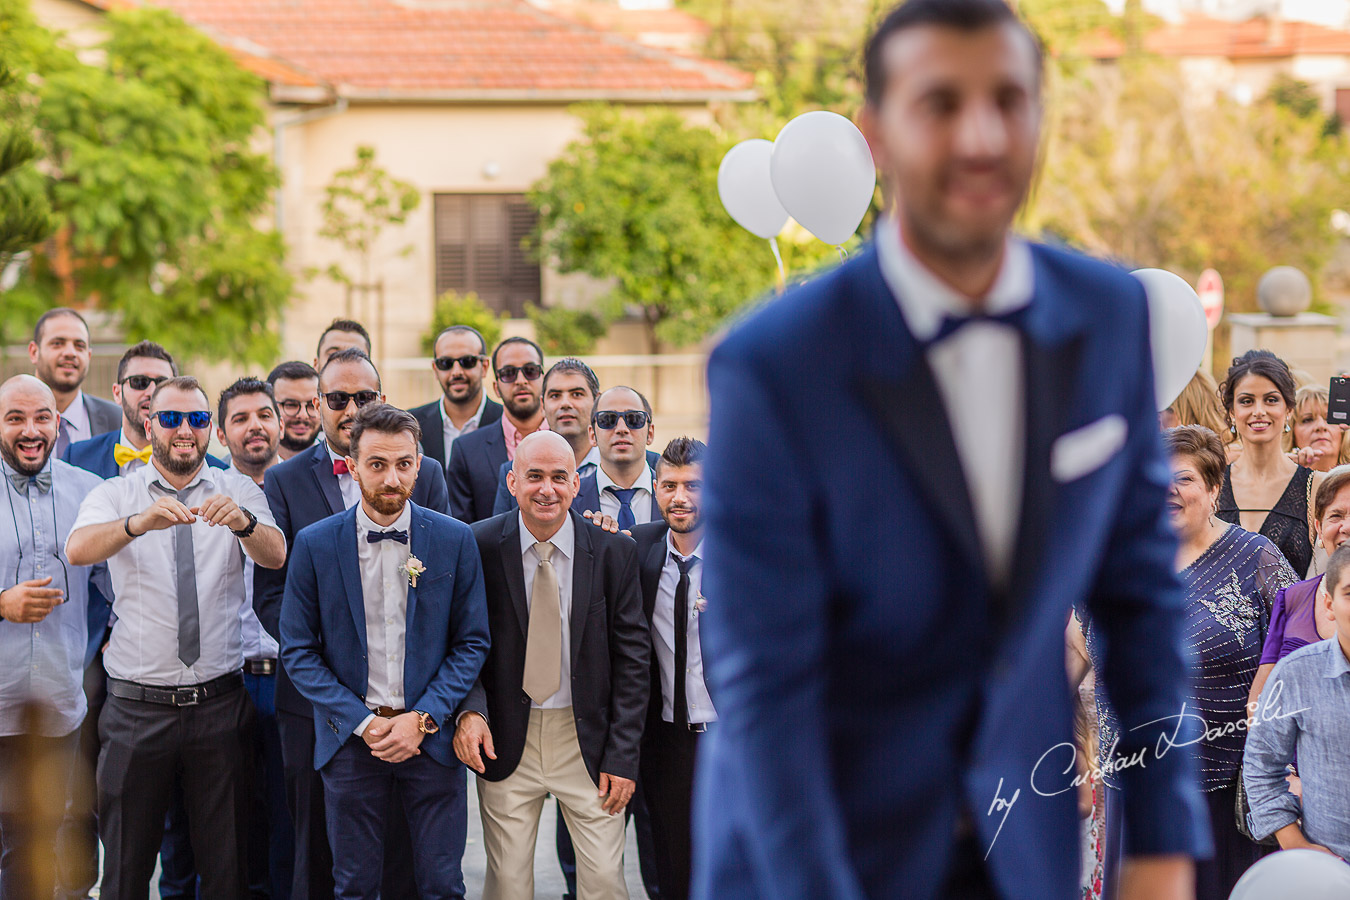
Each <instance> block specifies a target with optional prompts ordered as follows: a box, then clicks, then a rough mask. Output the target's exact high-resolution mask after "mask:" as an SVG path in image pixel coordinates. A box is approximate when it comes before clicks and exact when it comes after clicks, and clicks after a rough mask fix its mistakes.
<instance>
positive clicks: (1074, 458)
mask: <svg viewBox="0 0 1350 900" xmlns="http://www.w3.org/2000/svg"><path fill="white" fill-rule="evenodd" d="M1128 431H1129V426H1128V425H1126V424H1125V417H1124V416H1120V415H1116V414H1115V413H1112V414H1111V415H1109V416H1103V417H1102V418H1100V419H1098V420H1097V421H1095V422H1093V423H1092V424H1090V425H1084V426H1083V427H1082V428H1078V429H1075V430H1074V431H1070V432H1069V433H1068V434H1064V435H1060V437H1059V439H1058V440H1056V441H1055V445H1054V446H1053V447H1051V448H1050V474H1051V475H1052V476H1053V477H1054V479H1055V480H1056V481H1059V482H1065V481H1074V480H1076V479H1078V478H1082V477H1083V476H1084V475H1086V474H1088V473H1089V472H1095V471H1096V470H1097V469H1099V468H1101V467H1102V466H1103V465H1105V464H1106V461H1107V460H1109V459H1110V458H1111V457H1113V456H1115V455H1116V454H1117V453H1119V452H1120V448H1121V447H1124V446H1125V435H1126V433H1127V432H1128Z"/></svg>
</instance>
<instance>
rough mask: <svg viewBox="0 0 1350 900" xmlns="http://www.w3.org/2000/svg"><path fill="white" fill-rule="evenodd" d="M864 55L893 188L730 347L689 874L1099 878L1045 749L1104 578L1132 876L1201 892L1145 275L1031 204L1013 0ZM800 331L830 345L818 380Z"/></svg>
mask: <svg viewBox="0 0 1350 900" xmlns="http://www.w3.org/2000/svg"><path fill="white" fill-rule="evenodd" d="M864 70H865V73H866V91H865V96H866V103H865V106H864V109H863V112H862V114H861V120H860V124H861V126H862V130H863V133H864V134H865V135H866V136H867V139H868V141H869V143H870V145H871V148H872V156H873V158H874V159H875V161H876V163H877V167H878V168H879V169H880V171H881V173H882V177H883V182H884V183H885V186H886V189H887V195H888V197H889V198H890V199H891V203H892V207H893V212H890V213H888V214H887V215H886V216H884V217H883V218H882V219H881V220H880V221H879V223H878V225H877V227H876V229H875V234H874V239H873V241H872V244H871V246H869V247H868V248H867V249H866V250H865V251H864V252H862V253H859V254H855V255H854V256H853V257H852V258H851V259H850V260H849V261H848V262H847V263H845V264H844V265H842V266H840V267H839V268H837V269H836V270H834V271H833V272H830V273H827V274H825V275H823V276H821V277H818V278H814V279H812V280H811V282H810V283H809V284H806V285H803V286H801V287H799V288H796V289H794V290H793V291H790V292H788V293H787V294H785V295H784V296H783V297H782V298H780V299H778V300H776V301H775V302H773V303H771V304H767V305H765V306H764V307H762V308H761V309H760V310H758V311H757V312H756V313H755V314H754V315H752V316H751V317H750V318H748V319H746V320H745V321H744V322H743V323H741V324H740V325H739V326H738V327H736V328H734V329H732V331H731V332H730V334H729V335H728V336H727V337H725V338H724V339H723V341H722V342H721V343H720V344H719V345H718V347H717V348H716V349H715V350H714V351H713V354H712V357H711V360H710V362H709V366H708V385H709V391H710V396H711V419H710V428H709V435H710V436H709V442H708V445H709V450H708V457H707V463H706V472H707V502H706V507H707V529H708V534H707V541H708V545H709V547H711V548H715V550H710V552H709V558H708V560H707V564H706V571H705V573H704V582H703V587H704V591H705V593H706V594H707V595H708V596H709V597H710V598H713V599H712V600H711V601H710V603H709V605H708V609H707V612H705V613H703V614H702V615H701V616H700V625H701V631H702V637H703V649H704V652H705V657H704V663H705V671H706V673H707V677H708V682H709V686H710V687H711V688H712V691H713V696H714V697H716V699H717V712H718V716H719V734H718V736H717V739H716V740H714V741H712V742H710V744H709V745H708V747H707V750H708V752H707V753H706V754H705V758H704V759H703V760H702V761H701V765H702V768H701V770H700V779H699V796H698V800H697V807H698V808H697V811H696V815H695V817H696V819H697V824H696V826H695V833H696V834H698V835H699V836H700V842H699V844H698V846H696V848H695V853H696V854H697V856H698V858H697V860H696V863H695V866H694V872H695V876H694V877H695V882H696V883H695V885H694V891H693V894H694V896H695V897H699V898H706V897H714V896H715V897H717V898H719V900H740V898H748V897H764V896H773V897H776V898H782V900H794V898H806V897H811V898H813V900H814V898H820V897H844V896H849V897H862V896H870V897H896V896H904V897H914V898H929V897H950V896H962V897H994V896H1017V897H1021V896H1028V897H1031V896H1034V897H1046V898H1051V897H1070V896H1076V893H1077V891H1078V883H1079V874H1080V873H1079V870H1080V860H1081V853H1080V852H1079V841H1078V818H1077V815H1076V809H1075V805H1074V795H1075V792H1074V791H1073V790H1072V788H1071V787H1070V786H1069V785H1068V784H1067V782H1066V783H1065V785H1064V787H1065V791H1064V792H1062V793H1055V794H1054V796H1046V795H1047V794H1050V793H1051V792H1052V791H1051V789H1049V788H1048V786H1047V785H1046V783H1045V779H1044V776H1045V774H1046V768H1047V767H1046V766H1041V768H1040V772H1038V773H1037V774H1036V776H1035V778H1036V784H1035V786H1036V787H1037V788H1038V789H1039V790H1040V791H1041V793H1038V792H1037V791H1033V790H1032V789H1031V787H1032V786H1031V785H1029V784H1028V781H1027V779H1028V777H1029V776H1030V775H1031V773H1032V771H1033V770H1034V769H1035V767H1036V763H1037V761H1038V760H1039V759H1040V758H1041V757H1042V755H1043V754H1045V753H1046V751H1047V750H1048V749H1050V748H1052V747H1055V746H1056V745H1057V744H1061V743H1062V742H1071V741H1072V734H1071V731H1070V727H1069V724H1070V721H1071V719H1072V716H1071V714H1070V709H1069V694H1068V692H1066V691H1065V690H1064V685H1063V681H1062V679H1063V677H1064V645H1063V632H1064V622H1065V615H1066V611H1067V610H1068V609H1069V608H1070V607H1071V606H1074V605H1076V604H1079V603H1082V604H1084V605H1085V606H1086V608H1087V610H1088V612H1089V614H1092V615H1093V616H1094V627H1096V628H1098V629H1099V634H1101V635H1102V637H1103V640H1104V642H1105V643H1106V644H1107V645H1108V646H1109V647H1110V648H1111V654H1110V655H1109V657H1108V659H1107V661H1106V665H1105V669H1104V671H1102V672H1099V673H1098V676H1099V677H1100V678H1101V679H1102V681H1101V683H1102V684H1104V685H1105V686H1106V689H1107V690H1108V691H1109V692H1110V693H1111V699H1112V701H1113V705H1114V706H1115V707H1117V712H1118V713H1119V714H1120V718H1121V720H1122V722H1121V725H1122V729H1121V735H1120V742H1119V745H1118V749H1117V755H1118V756H1119V757H1120V758H1122V759H1125V758H1128V757H1130V756H1131V754H1134V753H1140V754H1143V755H1144V756H1143V757H1141V758H1145V757H1146V767H1145V766H1138V767H1135V768H1131V769H1127V770H1125V771H1124V772H1122V773H1120V777H1121V778H1122V779H1124V780H1125V784H1124V794H1125V796H1127V797H1129V798H1130V802H1129V804H1128V808H1127V809H1126V810H1125V824H1124V829H1123V834H1124V835H1125V842H1126V848H1125V852H1126V854H1127V855H1128V858H1127V859H1126V862H1125V865H1124V868H1123V873H1124V875H1123V882H1122V890H1123V891H1125V892H1126V896H1130V894H1129V893H1128V892H1129V891H1134V892H1135V893H1134V894H1133V896H1138V897H1150V898H1177V897H1182V896H1188V895H1189V896H1193V893H1192V892H1193V871H1192V865H1191V862H1190V860H1189V859H1188V857H1190V856H1193V855H1196V854H1204V853H1207V852H1208V850H1209V844H1210V842H1209V840H1208V834H1207V832H1208V826H1207V822H1206V820H1205V818H1204V812H1203V810H1204V804H1203V802H1202V799H1201V797H1200V793H1199V790H1198V785H1197V779H1196V778H1195V768H1194V760H1193V759H1191V758H1190V756H1189V754H1186V753H1176V752H1168V753H1159V752H1156V748H1157V747H1159V746H1165V744H1162V743H1160V741H1162V739H1163V737H1164V736H1165V735H1164V731H1166V733H1167V734H1171V733H1174V731H1175V727H1176V726H1175V722H1174V721H1172V720H1170V719H1168V720H1163V719H1161V718H1160V717H1175V716H1176V715H1177V713H1178V711H1179V710H1180V709H1181V708H1182V704H1183V699H1184V696H1185V688H1186V679H1187V672H1188V667H1187V663H1186V658H1185V651H1184V649H1183V648H1184V645H1183V634H1182V628H1183V619H1184V615H1183V611H1184V604H1183V599H1182V593H1181V590H1180V585H1179V583H1178V581H1177V578H1176V575H1175V573H1174V572H1173V571H1172V564H1173V560H1174V559H1175V555H1176V544H1175V538H1174V536H1173V535H1172V534H1171V531H1170V529H1169V527H1168V524H1167V521H1166V517H1165V513H1164V509H1165V503H1166V496H1167V488H1168V467H1167V464H1166V461H1165V458H1164V456H1163V452H1162V445H1161V441H1160V440H1159V437H1158V428H1157V410H1156V408H1155V406H1154V396H1153V375H1152V364H1151V361H1150V357H1149V349H1148V314H1147V301H1146V298H1145V295H1144V291H1143V288H1142V286H1141V285H1140V283H1139V282H1138V281H1137V280H1135V279H1133V278H1131V277H1130V276H1129V275H1128V273H1125V272H1122V271H1120V270H1119V269H1116V268H1113V267H1111V266H1108V265H1104V264H1102V263H1100V262H1097V261H1093V260H1089V259H1086V258H1084V257H1082V256H1078V255H1075V254H1072V253H1067V252H1062V251H1060V250H1056V249H1052V248H1048V247H1044V246H1033V245H1030V244H1029V243H1027V242H1025V241H1022V240H1020V239H1019V238H1017V237H1016V236H1014V235H1013V234H1011V233H1010V228H1011V225H1012V222H1013V219H1014V217H1015V216H1016V213H1017V210H1018V208H1019V207H1020V206H1021V204H1022V202H1023V200H1024V198H1025V197H1026V196H1027V193H1028V191H1029V189H1030V185H1031V179H1032V175H1033V173H1034V171H1035V167H1036V154H1037V148H1038V147H1039V146H1040V137H1041V131H1040V124H1041V120H1042V110H1043V105H1042V99H1041V98H1042V95H1041V82H1042V56H1041V49H1040V46H1039V44H1038V42H1037V41H1036V39H1035V37H1034V36H1033V35H1032V34H1031V33H1030V31H1029V30H1028V29H1027V27H1026V26H1025V25H1024V24H1023V23H1022V22H1021V21H1020V20H1019V19H1018V18H1017V15H1016V13H1014V12H1013V10H1012V9H1011V8H1010V7H1009V6H1008V5H1007V4H1006V3H1004V2H1002V0H908V2H906V3H905V4H903V5H901V6H899V7H897V8H896V9H895V10H893V11H892V12H891V13H890V14H888V15H887V16H886V17H885V18H884V19H883V20H882V21H881V23H880V24H879V25H878V26H877V29H876V31H875V32H874V34H873V37H872V39H871V40H870V41H869V42H868V44H867V49H866V53H865V65H864ZM804 346H810V347H811V348H812V352H813V353H814V354H815V355H816V356H817V357H818V358H820V359H828V360H831V361H832V364H831V365H829V366H825V367H822V368H821V369H819V370H818V371H815V372H813V373H812V375H811V377H810V378H807V379H803V378H802V377H801V365H800V356H799V354H798V353H797V348H800V347H804ZM1102 372H1110V373H1111V376H1110V378H1102V377H1100V375H1101V373H1102ZM825 410H827V411H828V413H827V414H826V415H824V416H822V411H825ZM1079 428H1081V429H1082V431H1077V429H1079ZM1061 436H1063V437H1061ZM1089 447H1090V448H1091V449H1088V448H1089ZM841 454H843V455H844V456H845V457H846V458H847V467H848V471H847V473H841V472H840V460H841ZM1052 460H1053V462H1052ZM718 597H724V598H726V602H725V603H718V602H716V599H715V598H718ZM1098 613H1100V615H1098ZM954 648H966V649H969V650H970V651H971V652H962V650H957V649H954ZM1116 684H1120V685H1128V686H1129V688H1128V690H1121V691H1117V690H1115V688H1114V687H1113V685H1116ZM1150 721H1152V724H1149V723H1150ZM912 758H918V759H922V760H924V763H923V765H921V766H916V767H909V766H903V765H896V760H902V759H912ZM822 764H823V766H824V771H823V772H822V771H821V768H822ZM803 785H809V787H808V788H807V789H806V790H803V788H802V786H803ZM1018 791H1020V793H1018ZM1019 798H1020V799H1019ZM1005 820H1006V821H1005ZM918 847H923V848H926V849H925V850H924V851H923V852H914V851H915V848H918Z"/></svg>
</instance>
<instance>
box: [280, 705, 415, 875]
mask: <svg viewBox="0 0 1350 900" xmlns="http://www.w3.org/2000/svg"><path fill="white" fill-rule="evenodd" d="M292 690H294V688H292ZM277 726H278V729H279V733H280V737H281V758H282V761H283V763H284V764H285V772H286V805H287V806H288V807H289V808H290V811H291V823H292V825H293V826H294V829H295V873H294V878H293V880H292V882H291V900H329V898H331V897H332V896H333V853H332V851H331V850H330V849H329V847H328V831H327V824H326V823H327V821H328V819H327V815H326V813H325V808H326V807H325V804H324V794H323V780H322V778H321V777H320V776H319V773H318V772H316V771H314V716H313V714H312V713H311V714H310V715H307V716H298V715H296V714H295V713H293V712H291V711H290V710H289V709H286V708H284V707H278V708H277ZM411 845H412V838H411V837H410V836H409V832H408V818H407V816H403V815H391V816H390V817H389V832H388V834H386V835H385V842H384V847H385V866H384V884H383V886H382V888H381V891H380V895H381V897H382V898H383V900H416V898H417V882H416V880H415V879H414V877H413V863H412V851H411V849H410V848H411Z"/></svg>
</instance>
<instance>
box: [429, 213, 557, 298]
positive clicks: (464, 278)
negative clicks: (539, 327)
mask: <svg viewBox="0 0 1350 900" xmlns="http://www.w3.org/2000/svg"><path fill="white" fill-rule="evenodd" d="M538 220H539V216H538V214H537V213H536V212H535V211H534V208H533V207H531V206H530V204H529V202H528V201H526V199H525V197H524V196H523V195H520V194H437V195H436V197H435V229H436V236H435V237H436V293H437V294H438V295H439V294H443V293H445V292H446V291H455V292H457V293H460V294H467V293H469V292H473V293H476V294H477V295H478V298H479V299H480V300H482V301H483V303H484V304H486V305H487V306H488V308H489V309H493V310H495V311H497V312H504V313H507V314H508V315H511V316H515V317H521V316H524V315H525V305H526V304H527V303H536V304H537V303H539V301H540V299H541V296H542V289H541V278H540V271H539V265H538V264H537V263H535V262H533V261H532V260H531V259H530V257H529V255H528V254H527V253H526V251H525V250H524V249H523V248H522V247H521V241H522V240H523V239H524V238H525V237H526V236H527V235H529V234H530V233H531V232H532V231H533V230H534V228H535V226H536V223H537V222H538Z"/></svg>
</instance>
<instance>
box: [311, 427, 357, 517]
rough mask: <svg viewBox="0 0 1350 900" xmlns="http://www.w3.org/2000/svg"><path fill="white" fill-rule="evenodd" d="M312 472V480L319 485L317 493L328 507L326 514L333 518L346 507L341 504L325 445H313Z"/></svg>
mask: <svg viewBox="0 0 1350 900" xmlns="http://www.w3.org/2000/svg"><path fill="white" fill-rule="evenodd" d="M312 471H313V472H314V480H315V481H317V482H318V484H319V493H320V494H321V495H322V496H323V500H324V503H325V504H326V505H327V507H328V514H329V515H330V516H333V515H337V514H338V513H340V512H342V511H343V510H344V509H345V508H346V506H347V505H346V504H345V503H343V502H342V488H341V487H340V486H339V485H338V479H337V476H336V475H334V474H333V461H332V460H331V459H329V457H328V446H327V445H326V444H320V445H315V453H314V462H313V464H312ZM353 527H354V526H353Z"/></svg>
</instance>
